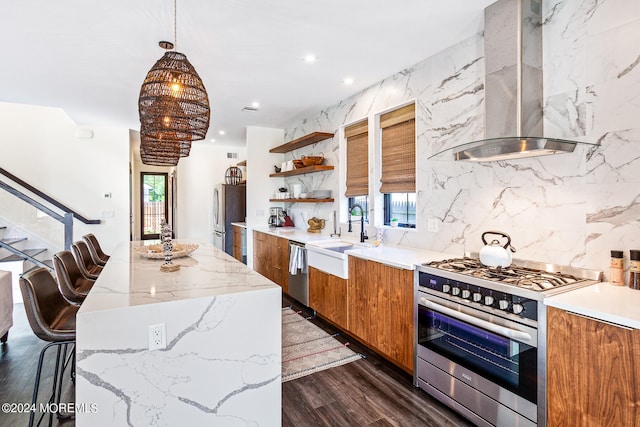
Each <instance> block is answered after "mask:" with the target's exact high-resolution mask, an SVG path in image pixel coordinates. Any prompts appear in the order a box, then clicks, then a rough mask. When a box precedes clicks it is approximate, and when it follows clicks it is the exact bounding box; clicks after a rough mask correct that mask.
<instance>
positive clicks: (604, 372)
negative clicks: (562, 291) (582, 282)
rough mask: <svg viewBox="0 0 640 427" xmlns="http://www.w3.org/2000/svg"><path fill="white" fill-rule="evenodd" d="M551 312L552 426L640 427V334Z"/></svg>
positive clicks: (549, 376)
mask: <svg viewBox="0 0 640 427" xmlns="http://www.w3.org/2000/svg"><path fill="white" fill-rule="evenodd" d="M547 313H548V314H547V325H548V326H547V425H548V426H550V427H552V426H581V427H582V426H585V427H586V426H593V427H596V426H638V427H640V331H639V330H627V329H625V328H623V327H618V326H615V325H611V324H607V323H603V322H599V321H597V320H595V319H589V318H585V317H582V316H578V315H575V314H572V313H569V312H566V311H564V310H559V309H556V308H553V307H549V308H548V309H547Z"/></svg>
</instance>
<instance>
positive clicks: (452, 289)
mask: <svg viewBox="0 0 640 427" xmlns="http://www.w3.org/2000/svg"><path fill="white" fill-rule="evenodd" d="M600 280H602V272H599V271H592V270H583V269H574V268H569V267H560V266H555V265H552V264H544V263H534V262H527V261H519V260H514V262H513V264H512V265H511V266H510V267H507V268H489V267H485V266H483V265H482V264H481V263H480V261H479V259H476V258H470V257H465V258H457V259H450V260H445V261H440V262H432V263H428V264H423V265H421V266H419V267H418V269H417V270H416V283H417V285H418V286H416V296H415V298H416V325H417V327H416V340H415V342H416V370H415V377H414V381H415V384H416V385H417V386H418V387H420V388H421V389H423V390H425V391H426V392H427V393H429V394H430V395H432V396H434V397H435V398H437V399H438V400H440V401H441V402H443V403H445V404H447V405H448V406H450V407H452V408H453V409H455V410H457V411H458V412H460V413H461V414H462V415H464V416H465V417H467V418H468V419H470V420H471V421H472V422H474V423H475V424H477V425H482V426H492V425H496V426H508V427H515V426H535V425H541V426H543V425H546V357H547V355H546V310H545V307H544V304H543V303H542V301H543V300H544V298H546V297H548V296H550V295H555V294H557V293H561V292H566V291H568V290H572V289H575V288H578V287H582V286H587V285H590V284H593V283H595V282H597V281H600Z"/></svg>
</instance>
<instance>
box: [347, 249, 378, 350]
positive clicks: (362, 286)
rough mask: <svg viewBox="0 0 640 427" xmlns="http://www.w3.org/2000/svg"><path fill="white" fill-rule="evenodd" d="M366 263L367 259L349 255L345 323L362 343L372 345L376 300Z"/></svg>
mask: <svg viewBox="0 0 640 427" xmlns="http://www.w3.org/2000/svg"><path fill="white" fill-rule="evenodd" d="M368 264H369V261H365V260H363V259H360V258H355V257H349V281H348V288H349V290H348V308H347V314H348V322H347V325H348V328H349V332H351V333H352V334H353V335H355V336H356V337H357V338H359V339H360V340H362V341H363V342H364V343H366V344H370V345H373V341H374V337H375V334H376V325H375V322H374V319H375V313H376V311H377V303H378V301H377V299H376V298H374V297H373V295H374V292H375V291H376V290H375V289H374V290H372V289H371V288H372V287H374V286H376V284H375V283H370V282H369V280H370V276H369V273H370V272H369V271H368V269H367V268H368Z"/></svg>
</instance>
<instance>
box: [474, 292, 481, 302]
mask: <svg viewBox="0 0 640 427" xmlns="http://www.w3.org/2000/svg"><path fill="white" fill-rule="evenodd" d="M480 301H482V294H481V293H480V292H474V293H473V302H480Z"/></svg>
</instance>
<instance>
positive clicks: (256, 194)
mask: <svg viewBox="0 0 640 427" xmlns="http://www.w3.org/2000/svg"><path fill="white" fill-rule="evenodd" d="M283 142H284V130H282V129H271V128H261V127H255V126H249V127H247V171H248V172H249V173H250V174H251V176H252V177H253V178H251V179H249V180H247V228H248V230H249V231H248V233H247V265H249V266H250V267H251V266H253V236H252V233H251V228H253V227H266V226H267V220H268V218H269V208H270V207H271V205H272V203H270V202H269V198H270V197H272V196H273V194H274V193H275V192H277V191H278V188H279V187H281V186H282V185H284V179H283V178H269V174H271V173H273V172H274V169H273V166H274V165H278V166H279V165H281V164H282V162H283V161H284V159H283V157H282V154H272V153H269V149H270V148H273V147H277V146H278V145H282V144H283Z"/></svg>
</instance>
